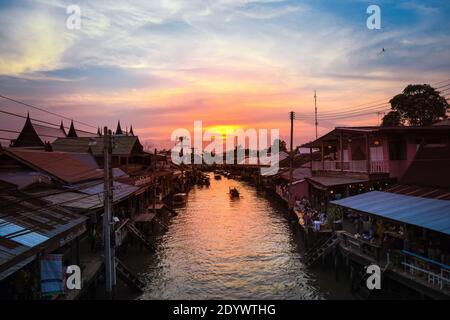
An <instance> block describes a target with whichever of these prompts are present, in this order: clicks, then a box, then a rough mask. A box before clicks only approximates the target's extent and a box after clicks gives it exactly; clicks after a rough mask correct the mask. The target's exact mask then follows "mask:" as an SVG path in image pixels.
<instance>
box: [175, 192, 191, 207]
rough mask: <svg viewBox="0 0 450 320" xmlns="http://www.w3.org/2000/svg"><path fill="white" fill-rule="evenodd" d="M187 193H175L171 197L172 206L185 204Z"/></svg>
mask: <svg viewBox="0 0 450 320" xmlns="http://www.w3.org/2000/svg"><path fill="white" fill-rule="evenodd" d="M186 201H187V194H186V193H176V194H174V195H173V197H172V205H173V206H183V205H185V204H186Z"/></svg>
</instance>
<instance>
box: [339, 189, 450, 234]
mask: <svg viewBox="0 0 450 320" xmlns="http://www.w3.org/2000/svg"><path fill="white" fill-rule="evenodd" d="M331 203H332V204H336V205H339V206H342V207H345V208H350V209H354V210H358V211H361V212H366V213H369V214H373V215H377V216H380V217H383V218H387V219H390V220H394V221H398V222H402V223H407V224H410V225H414V226H418V227H421V228H425V229H429V230H433V231H437V232H441V233H445V234H450V201H448V200H437V199H430V198H422V197H413V196H406V195H402V194H396V193H389V192H380V191H372V192H368V193H363V194H359V195H356V196H352V197H348V198H344V199H341V200H336V201H331Z"/></svg>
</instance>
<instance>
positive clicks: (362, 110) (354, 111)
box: [299, 79, 450, 122]
mask: <svg viewBox="0 0 450 320" xmlns="http://www.w3.org/2000/svg"><path fill="white" fill-rule="evenodd" d="M447 81H450V79H447V80H444V81H440V82H437V83H434V85H436V84H441V83H444V82H447ZM448 86H450V83H448V84H445V85H442V86H439V87H437V88H435V89H442V88H446V87H448ZM448 90H450V88H446V89H444V90H441V91H440V93H443V92H446V91H448ZM315 98H316V97H315ZM380 101H384V103H378V104H374V103H377V102H380ZM389 104H390V100H386V98H384V99H379V100H375V101H372V102H368V103H364V104H360V105H357V106H354V107H347V108H343V109H340V111H330V112H324V113H321V114H319V115H316V114H314V116H311V115H309V114H306V113H304V114H302V113H299V114H300V116H301V118H302V119H309V120H311V119H313V120H314V122H317V119H319V120H320V119H322V120H335V119H342V118H344V117H347V116H355V117H357V116H358V117H359V116H363V115H368V114H373V113H377V114H378V113H380V112H384V111H388V110H389V109H385V107H387V106H389ZM358 107H359V108H358ZM369 110H371V112H366V111H369ZM315 113H316V110H315Z"/></svg>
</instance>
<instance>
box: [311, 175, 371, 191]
mask: <svg viewBox="0 0 450 320" xmlns="http://www.w3.org/2000/svg"><path fill="white" fill-rule="evenodd" d="M306 179H308V181H310V182H311V184H312V185H313V186H314V187H316V188H317V189H321V190H326V189H328V188H329V187H336V186H343V185H347V184H359V183H365V182H367V181H368V180H367V179H366V180H364V179H356V178H350V177H307V178H306Z"/></svg>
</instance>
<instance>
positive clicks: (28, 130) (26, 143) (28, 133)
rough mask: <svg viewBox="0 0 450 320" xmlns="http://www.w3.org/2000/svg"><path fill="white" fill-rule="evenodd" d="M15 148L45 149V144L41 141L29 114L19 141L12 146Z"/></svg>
mask: <svg viewBox="0 0 450 320" xmlns="http://www.w3.org/2000/svg"><path fill="white" fill-rule="evenodd" d="M12 146H13V147H44V146H45V143H44V141H42V140H41V138H40V137H39V135H38V134H37V132H36V130H35V129H34V127H33V124H32V123H31V119H30V114H29V113H28V114H27V119H26V120H25V124H24V126H23V128H22V131H21V132H20V134H19V136H18V137H17V139H16V140H15V141H14V143H13V144H12Z"/></svg>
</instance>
